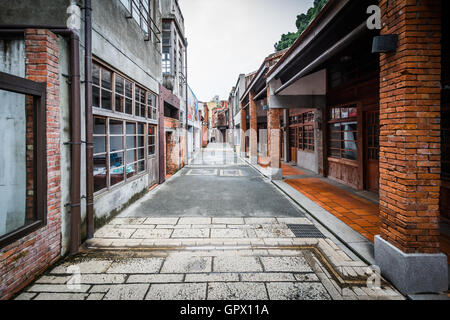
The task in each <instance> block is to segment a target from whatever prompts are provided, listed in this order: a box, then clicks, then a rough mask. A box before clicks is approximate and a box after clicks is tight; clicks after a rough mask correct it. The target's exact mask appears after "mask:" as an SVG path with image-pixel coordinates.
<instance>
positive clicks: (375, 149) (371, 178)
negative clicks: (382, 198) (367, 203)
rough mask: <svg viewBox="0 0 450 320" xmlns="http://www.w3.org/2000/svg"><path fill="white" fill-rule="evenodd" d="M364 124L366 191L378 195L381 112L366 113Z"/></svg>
mask: <svg viewBox="0 0 450 320" xmlns="http://www.w3.org/2000/svg"><path fill="white" fill-rule="evenodd" d="M364 124H365V130H364V138H365V139H364V140H365V141H364V142H365V143H364V146H365V148H364V150H365V161H364V175H365V184H366V189H367V190H369V191H373V192H377V193H378V191H379V189H380V165H379V154H380V112H379V111H368V112H366V113H365V121H364Z"/></svg>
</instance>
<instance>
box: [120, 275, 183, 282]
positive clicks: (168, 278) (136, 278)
mask: <svg viewBox="0 0 450 320" xmlns="http://www.w3.org/2000/svg"><path fill="white" fill-rule="evenodd" d="M183 279H184V274H138V275H135V274H133V275H130V276H129V277H128V279H127V283H178V282H183Z"/></svg>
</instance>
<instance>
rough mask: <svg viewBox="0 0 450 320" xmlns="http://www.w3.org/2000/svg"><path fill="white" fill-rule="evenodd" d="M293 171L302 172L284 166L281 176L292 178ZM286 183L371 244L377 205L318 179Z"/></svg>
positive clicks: (296, 180) (377, 221)
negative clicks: (290, 176)
mask: <svg viewBox="0 0 450 320" xmlns="http://www.w3.org/2000/svg"><path fill="white" fill-rule="evenodd" d="M296 171H299V172H301V171H300V170H298V169H295V168H293V167H291V166H289V165H287V164H283V176H288V175H289V173H291V175H293V174H292V173H293V172H296ZM285 172H286V174H285ZM303 174H304V173H303ZM296 175H299V174H298V173H297V174H296ZM285 182H286V183H287V184H289V185H290V186H292V187H293V188H295V189H296V190H297V191H299V192H301V193H302V194H304V195H305V196H307V197H308V198H309V199H311V200H313V201H314V202H316V203H317V204H319V205H320V206H321V207H322V208H324V209H325V210H327V211H328V212H330V213H332V214H333V215H335V216H336V217H338V218H339V219H340V220H341V221H343V222H345V223H346V224H347V225H349V226H350V227H352V228H353V229H354V230H355V231H358V232H359V233H361V234H362V235H363V236H364V237H366V238H367V239H369V240H370V241H372V242H373V241H374V237H375V235H377V234H379V233H380V232H379V231H380V230H379V226H380V221H379V217H378V215H379V207H378V205H377V204H375V203H373V202H371V201H369V200H366V199H363V198H361V197H359V196H357V195H354V194H352V193H350V192H348V191H345V190H343V189H340V188H338V187H336V186H334V185H331V184H329V183H327V182H325V181H323V180H321V179H318V178H302V179H287V180H285Z"/></svg>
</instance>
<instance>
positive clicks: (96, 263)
mask: <svg viewBox="0 0 450 320" xmlns="http://www.w3.org/2000/svg"><path fill="white" fill-rule="evenodd" d="M112 263H113V261H112V260H101V259H87V260H84V261H78V262H75V261H73V262H66V263H64V264H62V265H60V266H57V267H56V268H54V269H52V270H51V271H50V274H73V273H74V272H75V271H79V272H81V273H104V272H105V271H106V270H107V269H108V267H109V266H110V265H111V264H112ZM73 267H76V268H73Z"/></svg>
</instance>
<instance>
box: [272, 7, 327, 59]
mask: <svg viewBox="0 0 450 320" xmlns="http://www.w3.org/2000/svg"><path fill="white" fill-rule="evenodd" d="M327 2H328V0H314V6H313V7H311V8H309V9H308V12H307V13H302V14H299V15H298V16H297V21H296V22H295V25H296V26H297V32H288V33H287V34H283V35H281V39H280V41H278V42H277V43H276V44H275V50H276V51H281V50H284V49H286V48H289V47H290V46H292V44H293V43H294V42H295V40H297V39H298V37H299V36H300V35H301V34H302V32H303V31H305V30H306V28H307V27H308V25H309V24H310V23H311V21H313V20H314V18H315V17H317V15H318V14H319V12H320V10H322V8H323V7H324V6H325V4H326V3H327Z"/></svg>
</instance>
